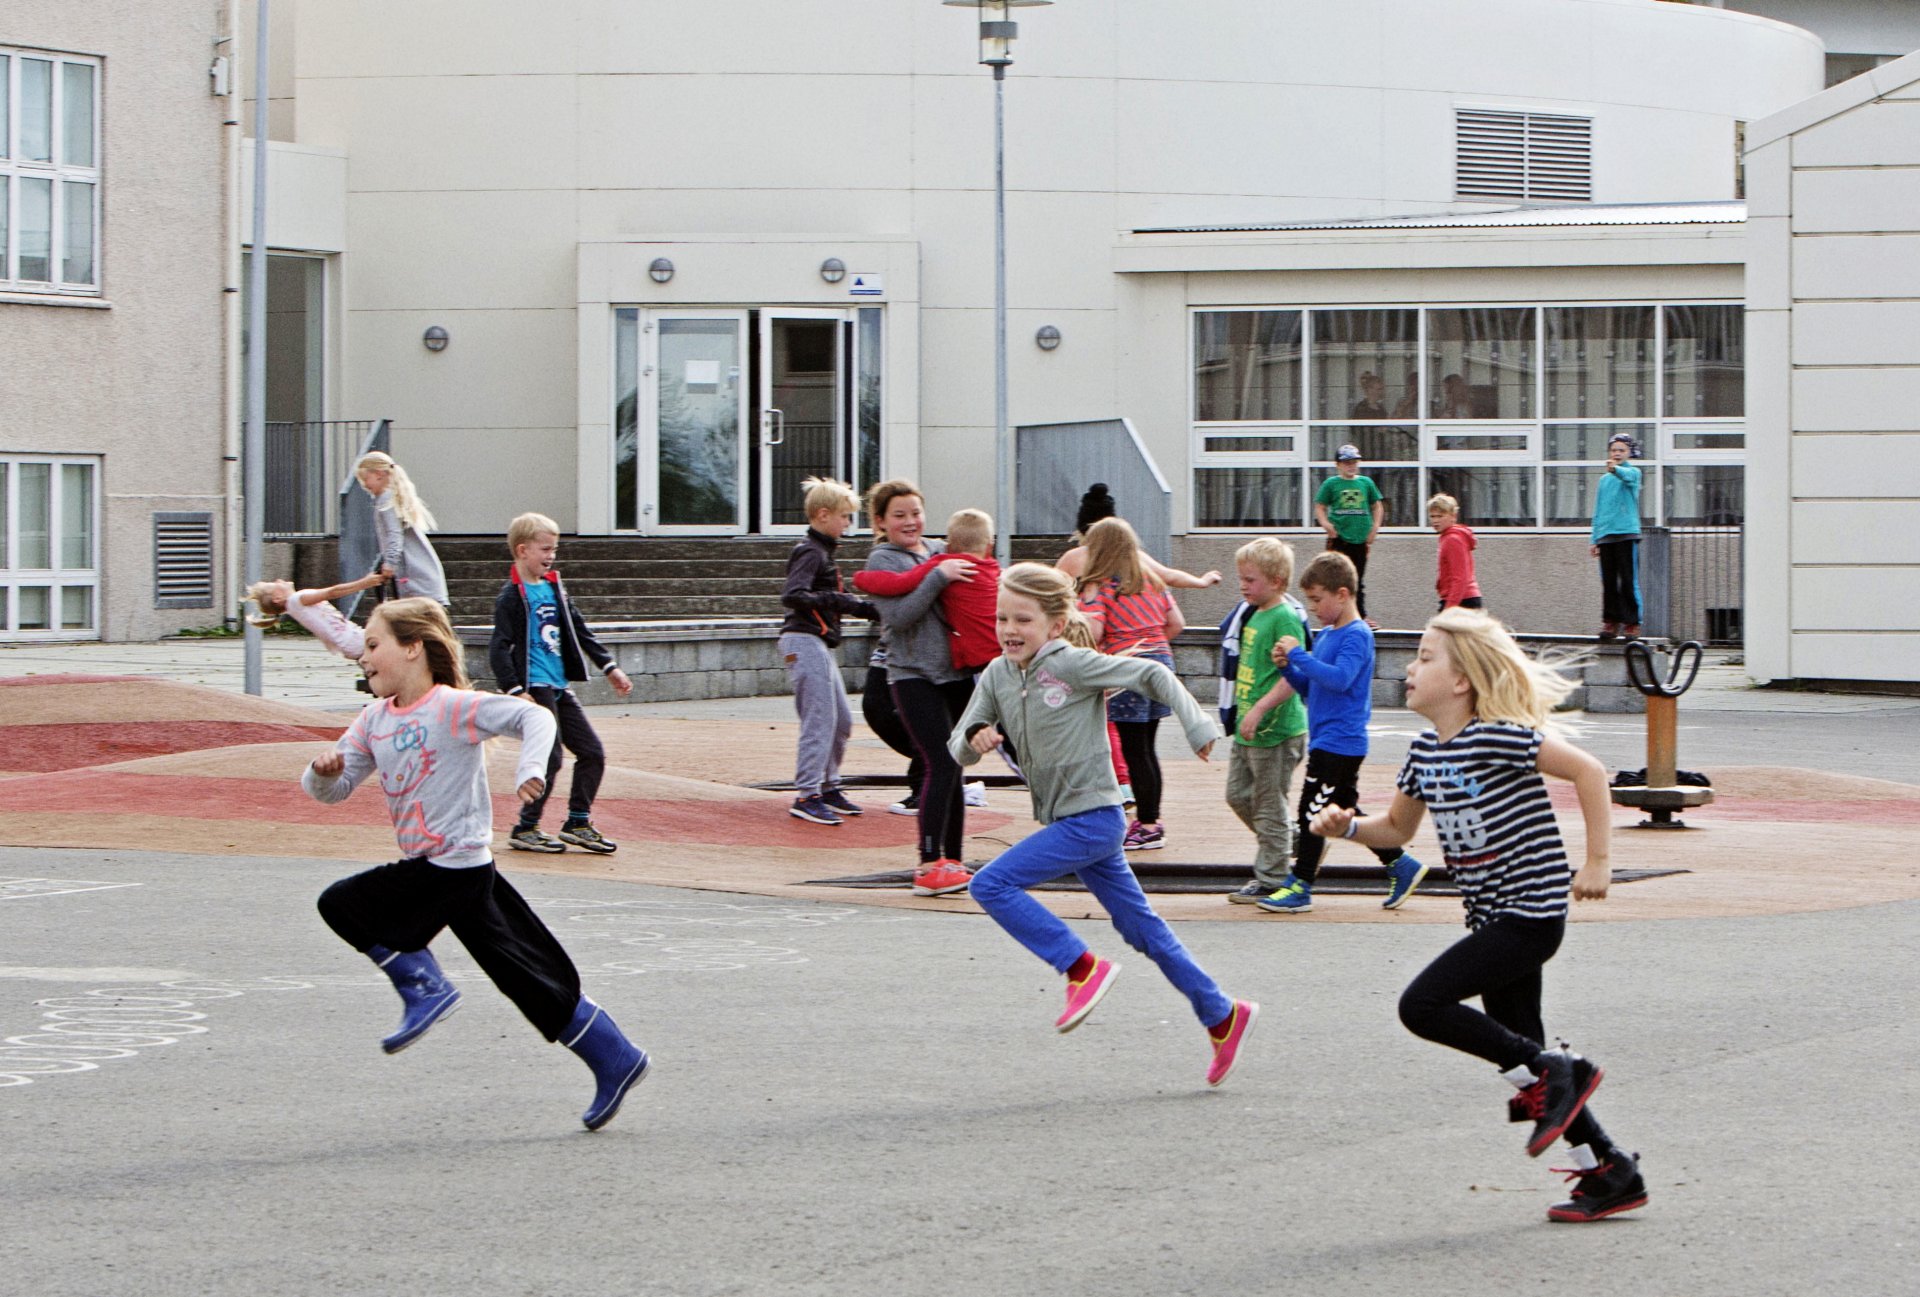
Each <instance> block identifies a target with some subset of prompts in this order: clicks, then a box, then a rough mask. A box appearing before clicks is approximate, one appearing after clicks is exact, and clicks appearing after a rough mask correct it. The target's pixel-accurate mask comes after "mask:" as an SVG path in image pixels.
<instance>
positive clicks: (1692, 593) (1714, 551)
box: [1640, 524, 1746, 647]
mask: <svg viewBox="0 0 1920 1297" xmlns="http://www.w3.org/2000/svg"><path fill="white" fill-rule="evenodd" d="M1745 538H1746V530H1745V528H1744V527H1743V526H1741V525H1739V524H1735V525H1733V526H1728V527H1649V528H1647V530H1646V537H1645V540H1644V541H1643V542H1642V548H1643V553H1642V554H1641V563H1640V581H1641V590H1640V593H1641V598H1642V601H1643V602H1644V603H1645V604H1646V607H1644V608H1643V609H1641V616H1642V618H1643V620H1644V623H1645V629H1646V631H1647V633H1648V634H1650V635H1664V636H1666V637H1667V638H1668V639H1674V640H1698V641H1699V642H1700V643H1702V644H1705V645H1708V646H1712V647H1723V646H1724V647H1739V646H1740V645H1741V644H1742V643H1743V642H1744V640H1743V635H1744V632H1745V628H1744V625H1743V623H1744V621H1745V615H1744V603H1745V600H1744V589H1745V579H1746V567H1745V557H1744V550H1743V546H1744V543H1745Z"/></svg>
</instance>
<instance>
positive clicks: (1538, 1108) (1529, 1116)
mask: <svg viewBox="0 0 1920 1297" xmlns="http://www.w3.org/2000/svg"><path fill="white" fill-rule="evenodd" d="M1546 1110H1547V1078H1546V1077H1544V1076H1543V1077H1541V1078H1539V1079H1538V1080H1536V1081H1535V1082H1534V1083H1533V1084H1532V1085H1525V1086H1522V1087H1520V1088H1519V1089H1518V1090H1515V1091H1514V1092H1513V1094H1512V1096H1511V1097H1510V1098H1509V1099H1508V1100H1507V1120H1508V1121H1539V1120H1540V1114H1541V1113H1543V1112H1545V1111H1546Z"/></svg>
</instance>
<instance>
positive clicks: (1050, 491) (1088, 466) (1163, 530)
mask: <svg viewBox="0 0 1920 1297" xmlns="http://www.w3.org/2000/svg"><path fill="white" fill-rule="evenodd" d="M1014 436H1015V438H1016V440H1015V445H1016V447H1017V451H1016V457H1017V459H1018V462H1019V474H1018V477H1017V479H1016V487H1017V494H1016V496H1015V499H1014V518H1013V523H1012V526H1013V527H1014V528H1017V529H1018V533H1019V534H1020V535H1025V536H1057V535H1065V534H1066V533H1068V532H1071V531H1072V530H1073V523H1074V517H1075V515H1076V514H1078V513H1079V511H1080V497H1081V496H1082V495H1083V494H1085V493H1086V489H1087V488H1088V487H1089V486H1091V485H1093V484H1094V483H1095V482H1105V483H1106V484H1107V487H1108V489H1109V490H1110V491H1111V492H1112V493H1113V498H1114V501H1115V503H1116V504H1117V505H1118V506H1119V511H1120V516H1121V517H1122V518H1125V519H1126V520H1127V521H1128V522H1130V523H1132V524H1133V529H1134V531H1135V532H1137V533H1138V534H1139V536H1140V544H1141V546H1142V547H1143V548H1144V549H1145V550H1146V551H1147V552H1148V553H1149V554H1151V555H1153V556H1154V557H1155V558H1157V559H1159V560H1160V561H1161V562H1162V563H1171V562H1172V561H1173V541H1172V530H1173V491H1172V488H1170V487H1169V486H1168V485H1167V479H1166V478H1165V477H1164V476H1163V475H1162V474H1161V472H1160V467H1159V465H1157V464H1155V463H1154V462H1153V456H1152V455H1150V454H1148V453H1147V448H1146V446H1145V444H1144V443H1142V442H1141V440H1140V434H1139V433H1137V432H1135V431H1134V430H1133V425H1132V424H1131V423H1130V422H1128V421H1127V420H1125V419H1090V420H1087V421H1085V422H1081V423H1025V424H1021V425H1020V426H1019V427H1018V428H1016V429H1015V430H1014ZM995 521H996V523H998V524H999V525H1000V526H1002V527H1006V526H1008V524H1007V523H1006V522H1005V521H1004V520H1000V519H996V520H995Z"/></svg>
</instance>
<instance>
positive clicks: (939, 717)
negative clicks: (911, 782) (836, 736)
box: [893, 680, 964, 864]
mask: <svg viewBox="0 0 1920 1297" xmlns="http://www.w3.org/2000/svg"><path fill="white" fill-rule="evenodd" d="M893 701H894V706H895V708H896V709H897V710H898V711H899V713H900V720H901V723H902V724H904V725H905V726H906V727H907V733H908V734H909V735H911V736H912V738H913V743H914V747H915V748H917V749H918V750H919V753H920V765H921V769H923V770H924V771H926V776H925V781H924V782H923V783H922V784H921V785H920V810H919V817H920V860H921V862H922V863H923V864H924V863H929V862H932V861H935V860H958V859H959V858H960V857H959V855H958V853H957V852H956V853H953V854H949V853H948V851H947V847H948V845H949V840H950V838H951V837H952V834H951V833H950V831H949V830H950V827H951V826H950V824H949V821H950V820H952V819H953V817H954V815H955V814H956V812H958V813H962V814H964V807H962V805H961V802H960V799H961V796H962V793H961V787H960V764H959V762H957V761H955V760H954V759H953V755H952V754H951V753H950V752H948V751H947V737H948V735H950V734H951V733H952V732H953V721H952V719H951V718H950V717H949V716H948V715H947V704H946V700H945V699H944V698H942V697H941V695H940V690H939V687H938V686H937V685H935V684H933V683H932V682H931V681H928V680H896V681H894V682H893Z"/></svg>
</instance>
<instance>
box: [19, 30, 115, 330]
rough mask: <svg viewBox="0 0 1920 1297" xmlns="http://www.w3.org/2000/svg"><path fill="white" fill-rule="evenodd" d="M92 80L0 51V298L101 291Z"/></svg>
mask: <svg viewBox="0 0 1920 1297" xmlns="http://www.w3.org/2000/svg"><path fill="white" fill-rule="evenodd" d="M100 74H101V63H100V60H99V59H96V58H86V57H83V56H81V55H75V54H54V53H49V52H45V51H40V50H26V49H10V48H7V47H4V46H0V289H6V290H9V291H12V292H28V293H98V292H99V291H100Z"/></svg>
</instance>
